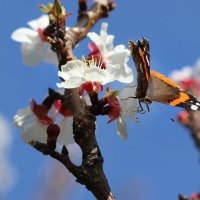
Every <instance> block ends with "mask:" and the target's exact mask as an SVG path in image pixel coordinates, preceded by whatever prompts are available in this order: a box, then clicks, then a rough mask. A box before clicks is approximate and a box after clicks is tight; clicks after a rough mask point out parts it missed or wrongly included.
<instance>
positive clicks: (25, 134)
mask: <svg viewBox="0 0 200 200" xmlns="http://www.w3.org/2000/svg"><path fill="white" fill-rule="evenodd" d="M46 130H47V126H46V125H43V124H41V123H39V122H37V121H35V122H33V123H31V124H26V126H23V127H22V134H21V136H22V138H23V140H24V141H25V142H26V143H30V142H32V141H39V142H44V143H46V142H47V133H46Z"/></svg>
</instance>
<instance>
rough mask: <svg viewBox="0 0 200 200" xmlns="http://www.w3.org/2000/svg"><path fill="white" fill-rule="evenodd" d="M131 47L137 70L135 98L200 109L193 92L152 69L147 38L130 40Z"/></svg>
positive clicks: (140, 100) (143, 101)
mask: <svg viewBox="0 0 200 200" xmlns="http://www.w3.org/2000/svg"><path fill="white" fill-rule="evenodd" d="M129 48H130V52H131V55H132V58H133V61H134V63H135V67H136V71H137V88H136V93H135V98H138V100H139V102H142V103H145V104H150V103H152V102H153V101H156V102H159V103H163V104H168V105H171V106H179V107H183V108H185V109H189V110H200V102H199V101H198V100H197V99H196V98H195V97H194V96H193V95H191V94H189V93H187V92H184V91H182V90H181V89H180V87H179V86H178V85H177V84H176V83H175V82H173V81H171V80H170V79H168V78H167V77H165V76H164V75H162V74H160V73H158V72H155V71H153V70H150V54H149V42H148V40H146V39H145V38H143V39H142V40H138V41H137V43H133V42H132V41H129Z"/></svg>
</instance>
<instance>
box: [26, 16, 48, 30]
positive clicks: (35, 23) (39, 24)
mask: <svg viewBox="0 0 200 200" xmlns="http://www.w3.org/2000/svg"><path fill="white" fill-rule="evenodd" d="M28 25H29V26H30V27H31V28H32V29H34V30H36V31H37V30H38V29H44V28H46V27H47V26H48V25H49V17H48V15H42V16H41V17H39V18H37V19H34V20H31V21H29V22H28Z"/></svg>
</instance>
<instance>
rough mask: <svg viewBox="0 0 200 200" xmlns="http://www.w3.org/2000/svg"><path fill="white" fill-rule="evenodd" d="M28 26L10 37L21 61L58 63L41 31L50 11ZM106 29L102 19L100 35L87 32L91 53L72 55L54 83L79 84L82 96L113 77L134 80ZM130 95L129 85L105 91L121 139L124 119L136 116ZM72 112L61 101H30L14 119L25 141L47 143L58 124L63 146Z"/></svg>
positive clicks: (67, 86) (121, 47)
mask: <svg viewBox="0 0 200 200" xmlns="http://www.w3.org/2000/svg"><path fill="white" fill-rule="evenodd" d="M28 25H29V26H30V27H31V28H32V29H28V28H20V29H17V30H16V31H15V32H14V33H13V34H12V36H11V37H12V39H13V40H15V41H17V42H20V43H21V48H22V57H23V61H24V63H25V64H27V65H29V66H35V65H37V64H39V63H40V61H42V60H43V61H45V62H48V63H52V64H55V65H57V64H58V61H57V58H56V56H55V53H54V52H53V51H52V50H51V49H50V45H49V44H48V38H47V37H46V36H45V34H44V31H45V28H46V27H47V26H48V25H49V19H48V16H47V15H43V16H41V17H40V18H38V19H36V20H32V21H30V22H28ZM107 29H108V24H107V23H102V25H101V30H100V34H97V33H95V32H90V33H88V35H87V36H88V38H89V39H90V40H91V41H92V43H89V44H88V47H89V50H90V51H91V52H90V53H89V54H88V58H87V60H86V59H82V60H79V59H77V60H71V61H68V62H67V63H66V64H65V65H62V66H61V69H60V71H59V72H58V76H59V77H60V78H61V80H62V81H61V82H60V83H57V86H58V88H62V89H63V88H64V89H73V88H79V95H80V97H81V96H83V95H85V92H86V96H87V94H88V95H89V96H90V95H91V94H94V93H96V94H99V93H100V92H102V91H103V86H104V85H107V84H109V83H111V82H114V81H119V82H121V83H126V84H127V83H132V82H133V72H132V70H131V68H130V67H129V66H128V61H129V57H130V52H129V50H128V49H127V48H126V47H125V46H124V45H117V46H114V44H113V43H114V35H110V34H108V33H107ZM106 87H107V86H106ZM107 88H108V87H107ZM130 94H132V96H134V90H133V87H127V88H125V89H124V90H123V91H122V92H121V93H119V92H112V91H110V90H109V89H107V93H106V95H104V96H103V99H104V101H105V102H106V104H107V105H108V106H109V108H110V111H109V113H108V116H109V118H110V120H109V121H108V123H110V122H112V121H114V120H116V121H117V133H118V134H119V135H120V136H121V137H122V138H124V139H125V138H127V126H126V123H125V122H126V119H127V118H132V119H134V120H137V118H136V117H135V114H136V113H137V111H138V105H137V103H136V101H135V100H133V99H131V98H129V97H130ZM86 99H87V98H86ZM72 115H73V113H71V112H70V111H68V110H65V109H63V107H62V102H61V100H58V101H56V102H55V103H54V104H53V105H52V106H51V108H50V109H47V107H45V105H38V104H37V103H36V102H35V101H34V100H32V101H31V103H30V106H29V107H27V108H24V109H20V110H19V111H18V112H17V114H16V115H15V116H14V123H15V125H16V126H17V127H20V128H22V138H23V139H24V141H25V142H26V143H31V142H32V141H40V142H44V143H46V142H47V140H48V137H49V136H48V135H47V133H48V130H50V129H49V127H51V126H52V124H56V125H57V126H58V127H59V128H60V130H59V134H58V138H57V143H59V144H61V145H67V144H70V143H73V142H74V140H73V134H72V133H73V130H72ZM53 130H54V129H53ZM56 131H58V130H56Z"/></svg>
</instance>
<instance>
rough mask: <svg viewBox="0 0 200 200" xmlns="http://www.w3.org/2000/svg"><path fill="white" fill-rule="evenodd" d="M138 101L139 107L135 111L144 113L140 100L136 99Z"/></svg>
mask: <svg viewBox="0 0 200 200" xmlns="http://www.w3.org/2000/svg"><path fill="white" fill-rule="evenodd" d="M138 102H139V106H140V109H138V110H137V112H138V113H140V114H144V113H145V110H144V109H143V107H142V104H141V101H138Z"/></svg>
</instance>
